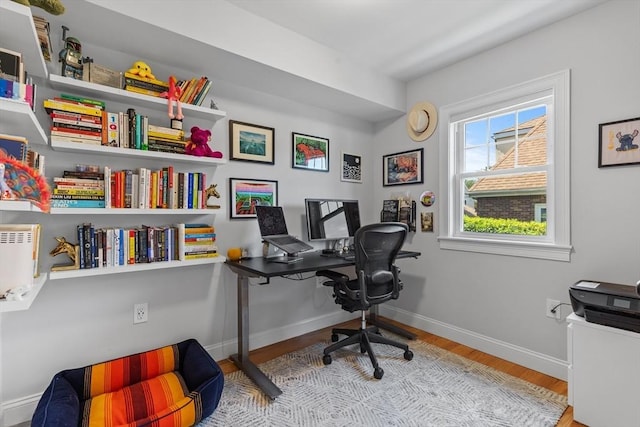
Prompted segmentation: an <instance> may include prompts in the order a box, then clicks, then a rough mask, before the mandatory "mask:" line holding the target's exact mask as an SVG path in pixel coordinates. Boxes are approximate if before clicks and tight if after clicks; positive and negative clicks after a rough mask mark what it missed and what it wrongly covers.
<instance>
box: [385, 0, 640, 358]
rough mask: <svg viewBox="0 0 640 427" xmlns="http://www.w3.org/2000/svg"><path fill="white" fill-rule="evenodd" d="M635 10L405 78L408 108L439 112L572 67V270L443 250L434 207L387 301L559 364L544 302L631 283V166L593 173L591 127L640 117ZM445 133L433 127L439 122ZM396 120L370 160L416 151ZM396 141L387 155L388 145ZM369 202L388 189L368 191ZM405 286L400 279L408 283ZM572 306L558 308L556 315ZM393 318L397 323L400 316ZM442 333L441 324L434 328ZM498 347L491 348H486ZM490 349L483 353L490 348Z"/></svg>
mask: <svg viewBox="0 0 640 427" xmlns="http://www.w3.org/2000/svg"><path fill="white" fill-rule="evenodd" d="M638 40H640V2H637V1H611V2H607V3H605V4H603V5H602V6H599V7H596V8H594V9H591V10H588V11H586V12H584V13H582V14H579V15H577V16H574V17H572V18H569V19H566V20H564V21H561V22H558V23H556V24H553V25H551V26H549V27H546V28H544V29H542V30H539V31H536V32H534V33H531V34H528V35H526V36H524V37H522V38H519V39H516V40H513V41H511V42H509V43H506V44H504V45H502V46H500V47H497V48H495V49H492V50H489V51H487V52H485V53H482V54H480V55H477V56H475V57H473V58H471V59H469V60H466V61H463V62H460V63H458V64H455V65H453V66H450V67H448V68H446V69H443V70H440V71H438V72H435V73H432V74H431V75H428V76H424V77H423V78H420V79H417V80H415V81H413V82H411V83H410V84H409V86H408V91H407V102H408V105H409V106H410V105H412V104H413V103H415V102H417V101H423V100H428V101H430V102H432V103H434V104H435V105H436V106H438V107H441V106H444V105H447V104H451V103H454V102H457V101H460V100H464V99H467V98H471V97H475V96H478V95H481V94H484V93H488V92H491V91H494V90H497V89H500V88H503V87H507V86H509V85H513V84H517V83H521V82H524V81H527V80H530V79H533V78H537V77H541V76H544V75H547V74H550V73H554V72H557V71H560V70H563V69H570V70H571V236H572V238H571V241H572V245H573V248H574V251H573V254H572V256H571V262H569V263H567V262H556V261H544V260H534V259H526V258H517V257H509V256H498V255H485V254H478V253H465V252H457V251H446V250H440V249H439V246H438V241H437V237H438V221H439V220H440V218H439V216H438V209H439V206H437V202H436V205H434V206H433V207H432V208H422V209H423V210H431V211H434V212H435V214H434V215H435V224H436V225H435V227H436V230H435V232H434V233H429V234H420V233H418V234H417V235H416V236H415V238H414V240H413V243H414V247H415V248H416V249H419V250H421V251H422V252H423V254H424V256H423V257H422V261H421V262H420V263H406V265H405V266H404V269H403V272H404V273H405V274H406V275H409V276H410V277H411V279H410V285H409V286H405V292H404V295H403V297H402V298H401V299H400V300H398V301H397V302H396V303H395V305H396V306H397V307H398V308H399V309H400V310H405V311H406V312H409V313H414V314H417V315H418V316H417V317H416V316H414V318H413V319H412V322H413V323H414V324H416V325H421V326H427V327H428V329H431V330H436V331H439V332H442V330H443V328H441V327H439V323H440V322H443V323H444V324H446V327H445V328H444V330H445V331H448V332H449V333H450V334H451V335H452V336H456V331H455V330H456V329H457V328H459V329H461V330H464V331H465V334H466V336H467V338H468V339H469V340H470V341H473V339H474V338H473V337H472V336H473V335H476V337H475V338H478V337H480V338H483V339H484V341H485V344H486V341H497V342H498V343H500V344H504V346H516V348H517V349H518V350H522V351H530V352H533V353H539V354H541V355H545V356H549V357H551V358H557V359H559V360H566V357H567V354H566V324H565V323H564V322H557V321H555V320H554V319H550V318H547V317H545V305H546V299H547V298H552V299H555V300H559V301H563V302H568V301H569V298H568V291H567V289H568V286H569V285H571V284H572V283H574V282H576V281H577V280H580V279H592V280H596V281H609V282H617V283H624V284H635V282H636V281H637V280H638V279H639V278H640V268H639V267H638V265H640V264H639V260H640V224H639V223H638V210H639V208H640V202H639V200H640V199H638V197H637V195H636V189H637V185H636V183H637V181H638V178H639V177H640V175H639V169H638V166H626V167H615V168H605V169H598V167H597V165H598V124H599V123H605V122H610V121H616V120H622V119H627V118H633V117H638V116H640V109H639V108H638V107H639V106H640V100H639V99H638V94H640V79H638V71H639V70H640V45H639V44H638ZM440 125H442V123H440ZM404 126H405V125H404V121H403V120H398V121H396V122H394V123H388V124H385V125H384V126H380V129H378V130H377V132H376V153H375V154H376V157H380V155H382V154H384V153H388V152H390V151H393V150H396V149H397V150H398V151H400V150H402V149H409V148H411V147H415V146H416V144H415V143H413V142H411V141H410V140H409V139H408V137H406V136H405V132H404ZM391 141H393V143H394V146H393V148H390V147H389V144H390V142H391ZM421 145H422V146H424V148H425V159H426V160H425V168H426V175H425V186H424V187H420V188H418V187H416V188H411V193H412V195H413V196H414V197H418V196H419V194H420V192H421V191H423V190H425V189H426V188H430V189H432V190H434V191H436V192H438V190H439V189H440V188H441V183H440V181H439V168H440V166H439V165H438V158H439V152H440V150H443V149H445V147H446V141H441V140H439V134H438V132H437V131H436V133H435V134H434V135H433V136H432V137H431V138H429V139H428V140H427V141H425V142H424V143H421ZM376 194H377V197H378V203H380V201H381V200H382V199H383V198H385V197H386V196H388V194H389V192H387V191H385V190H383V191H380V190H378V191H377V193H376ZM405 282H406V280H405ZM570 312H571V309H570V308H569V307H563V308H562V313H563V315H564V316H566V315H567V314H569V313H570ZM395 317H398V318H401V319H406V318H407V316H406V313H402V311H400V312H399V313H396V315H395ZM440 326H441V325H440ZM494 344H495V343H494ZM488 347H490V346H488Z"/></svg>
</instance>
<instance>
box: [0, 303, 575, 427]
mask: <svg viewBox="0 0 640 427" xmlns="http://www.w3.org/2000/svg"><path fill="white" fill-rule="evenodd" d="M380 315H382V316H385V317H387V318H389V319H393V320H397V321H398V322H401V323H404V324H405V325H409V326H413V327H415V328H418V329H421V330H423V331H427V332H429V333H432V334H434V335H438V336H440V337H443V338H447V339H450V340H451V341H455V342H458V343H460V344H464V345H466V346H468V347H471V348H475V349H477V350H480V351H483V352H485V353H488V354H491V355H493V356H496V357H500V358H502V359H505V360H508V361H509V362H513V363H517V364H519V365H522V366H524V367H527V368H529V369H533V370H535V371H538V372H542V373H544V374H547V375H551V376H552V377H555V378H559V379H561V380H564V381H567V378H568V368H569V363H568V362H567V361H565V360H560V359H556V358H553V357H550V356H547V355H544V354H541V353H537V352H534V351H531V350H528V349H526V348H523V347H518V346H515V345H513V344H509V343H507V342H504V341H499V340H496V339H493V338H491V337H487V336H484V335H480V334H477V333H475V332H472V331H468V330H465V329H461V328H458V327H457V326H453V325H449V324H447V323H443V322H440V321H437V320H434V319H430V318H428V317H425V316H421V315H418V314H415V313H410V312H408V311H404V310H401V309H398V308H395V307H391V306H389V305H381V306H380ZM356 317H357V316H355V317H354V314H352V313H347V312H346V311H343V310H339V311H335V312H332V313H329V314H326V315H323V316H319V317H315V318H313V319H306V320H304V321H302V322H299V323H296V324H292V325H287V326H284V327H282V328H274V329H270V330H268V331H264V332H260V333H258V334H253V335H251V339H250V340H249V341H250V342H251V350H253V349H255V348H260V347H264V346H266V345H270V344H273V343H277V342H280V341H284V340H287V339H289V338H293V337H297V336H300V335H304V334H306V333H309V332H313V331H316V330H318V329H322V328H326V327H328V326H332V325H335V324H337V323H342V322H346V321H348V320H351V319H354V318H356ZM205 349H206V350H207V352H209V354H210V355H211V357H213V358H214V360H223V359H226V358H228V357H229V356H230V355H231V354H234V353H237V351H238V340H229V341H224V342H222V343H220V344H216V345H210V346H206V347H205ZM40 396H41V394H34V395H31V396H27V397H24V398H21V399H15V400H11V401H7V402H4V403H3V407H4V422H5V426H14V425H16V424H20V423H23V422H26V421H30V420H31V417H32V415H33V412H34V411H35V409H36V405H37V404H38V400H40ZM0 427H2V426H0Z"/></svg>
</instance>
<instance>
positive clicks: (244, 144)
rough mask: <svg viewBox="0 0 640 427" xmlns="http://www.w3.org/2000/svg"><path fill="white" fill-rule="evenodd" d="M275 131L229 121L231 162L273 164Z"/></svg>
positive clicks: (264, 127)
mask: <svg viewBox="0 0 640 427" xmlns="http://www.w3.org/2000/svg"><path fill="white" fill-rule="evenodd" d="M275 133H276V131H275V129H274V128H270V127H266V126H259V125H252V124H249V123H242V122H237V121H235V120H229V153H231V154H230V157H229V158H230V159H231V160H242V161H246V162H258V163H269V164H274V162H275V160H274V156H273V144H274V141H275Z"/></svg>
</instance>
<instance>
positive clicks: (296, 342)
mask: <svg viewBox="0 0 640 427" xmlns="http://www.w3.org/2000/svg"><path fill="white" fill-rule="evenodd" d="M385 320H387V321H390V322H392V323H396V324H397V325H399V326H401V327H403V328H405V329H407V330H410V331H411V332H413V333H415V334H416V335H417V336H418V339H419V340H421V341H424V342H426V343H429V344H432V345H435V346H438V347H440V348H443V349H445V350H448V351H450V352H452V353H455V354H458V355H460V356H463V357H466V358H467V359H471V360H474V361H476V362H479V363H483V364H485V365H487V366H490V367H492V368H494V369H497V370H499V371H502V372H505V373H507V374H509V375H512V376H514V377H517V378H521V379H523V380H525V381H529V382H530V383H533V384H536V385H538V386H541V387H544V388H547V389H549V390H551V391H554V392H556V393H558V394H562V395H564V396H566V395H567V383H566V381H562V380H559V379H557V378H554V377H550V376H549V375H545V374H542V373H540V372H537V371H533V370H531V369H527V368H525V367H523V366H520V365H516V364H515V363H511V362H508V361H506V360H503V359H500V358H497V357H494V356H491V355H489V354H486V353H483V352H481V351H478V350H474V349H472V348H470V347H467V346H465V345H462V344H458V343H456V342H453V341H450V340H448V339H446V338H441V337H439V336H436V335H433V334H430V333H428V332H424V331H421V330H419V329H415V328H412V327H410V326H407V325H402V324H399V323H397V322H393V321H391V320H389V319H385ZM358 325H359V321H357V320H355V321H351V322H347V323H344V324H341V325H336V327H347V328H357V327H358ZM330 336H331V328H325V329H320V330H318V331H315V332H310V333H308V334H305V335H302V336H299V337H296V338H292V339H289V340H286V341H282V342H279V343H276V344H272V345H269V346H266V347H262V348H259V349H256V350H253V351H251V352H250V353H249V355H250V356H251V360H252V361H253V362H254V363H256V364H260V363H264V362H266V361H268V360H271V359H275V358H276V357H278V356H281V355H283V354H286V353H290V352H292V351H295V350H299V349H302V348H305V347H308V346H310V345H312V344H315V343H316V342H321V341H324V340H327V339H329V337H330ZM409 346H411V345H409ZM218 363H219V364H220V367H221V368H222V371H223V372H224V373H225V374H228V373H231V372H234V371H237V370H238V369H237V368H236V366H235V365H234V363H233V362H232V361H231V360H228V359H227V360H222V361H218ZM382 381H384V379H382ZM557 426H558V427H569V426H574V427H576V426H581V427H585V426H584V424H581V423H578V422H576V421H573V408H572V407H571V406H569V407H568V408H567V410H566V411H565V412H564V414H563V415H562V417H561V418H560V420H559V421H558V424H557Z"/></svg>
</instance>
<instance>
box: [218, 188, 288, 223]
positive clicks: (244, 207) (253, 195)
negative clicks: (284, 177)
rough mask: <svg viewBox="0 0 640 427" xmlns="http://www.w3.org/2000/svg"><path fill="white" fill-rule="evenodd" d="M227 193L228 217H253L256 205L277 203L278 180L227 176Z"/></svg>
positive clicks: (274, 204) (275, 204)
mask: <svg viewBox="0 0 640 427" xmlns="http://www.w3.org/2000/svg"><path fill="white" fill-rule="evenodd" d="M229 195H230V197H229V218H231V219H237V218H255V217H256V206H257V205H262V206H277V205H278V181H269V180H265V179H243V178H229Z"/></svg>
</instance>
